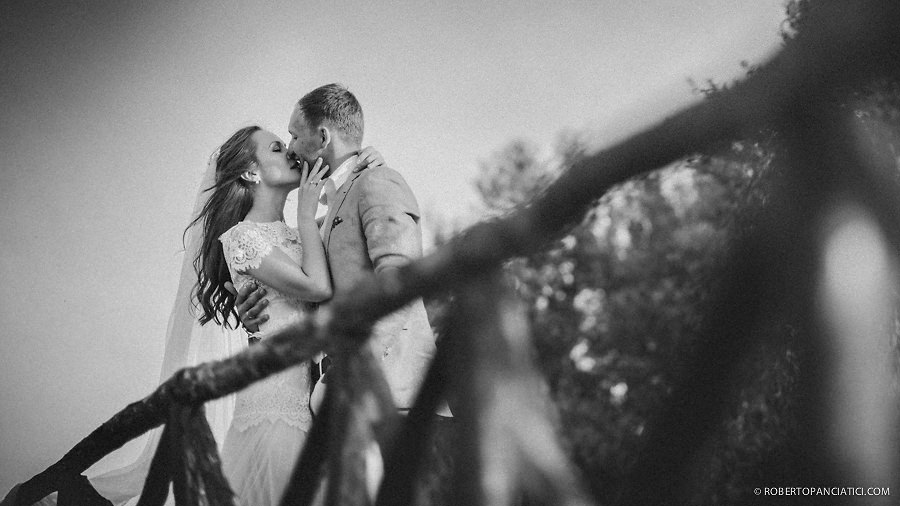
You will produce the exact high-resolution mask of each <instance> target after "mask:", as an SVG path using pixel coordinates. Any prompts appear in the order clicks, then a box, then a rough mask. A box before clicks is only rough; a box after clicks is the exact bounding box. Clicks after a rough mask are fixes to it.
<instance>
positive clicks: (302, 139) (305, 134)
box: [288, 107, 325, 165]
mask: <svg viewBox="0 0 900 506" xmlns="http://www.w3.org/2000/svg"><path fill="white" fill-rule="evenodd" d="M288 131H289V132H290V134H291V140H290V142H289V143H288V155H290V156H292V157H294V158H295V159H297V160H302V161H305V162H307V163H309V164H310V165H313V164H314V163H315V161H316V159H317V158H319V157H320V156H324V154H325V146H323V145H322V144H323V143H322V141H321V136H320V135H319V133H318V129H317V128H314V125H310V124H309V123H307V121H306V118H304V117H303V113H302V112H301V111H300V108H299V107H298V108H295V109H294V114H292V115H291V121H290V123H289V124H288Z"/></svg>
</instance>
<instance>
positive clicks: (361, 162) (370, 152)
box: [353, 146, 384, 173]
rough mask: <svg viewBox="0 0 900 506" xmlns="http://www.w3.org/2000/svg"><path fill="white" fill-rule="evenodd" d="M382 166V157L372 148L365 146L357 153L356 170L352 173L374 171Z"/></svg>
mask: <svg viewBox="0 0 900 506" xmlns="http://www.w3.org/2000/svg"><path fill="white" fill-rule="evenodd" d="M382 165H384V157H383V156H381V153H379V152H378V150H377V149H375V148H373V147H372V146H366V147H365V148H363V150H362V151H360V152H359V158H357V160H356V168H355V169H353V172H354V173H356V172H362V171H364V170H366V169H374V168H375V167H381V166H382Z"/></svg>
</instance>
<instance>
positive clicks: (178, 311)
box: [40, 152, 247, 506]
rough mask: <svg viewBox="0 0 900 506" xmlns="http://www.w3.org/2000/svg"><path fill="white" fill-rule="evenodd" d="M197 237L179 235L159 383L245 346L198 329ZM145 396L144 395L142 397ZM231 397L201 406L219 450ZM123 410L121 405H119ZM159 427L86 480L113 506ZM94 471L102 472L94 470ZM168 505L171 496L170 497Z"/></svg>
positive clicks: (132, 500) (131, 496) (141, 473)
mask: <svg viewBox="0 0 900 506" xmlns="http://www.w3.org/2000/svg"><path fill="white" fill-rule="evenodd" d="M217 155H218V152H216V153H214V154H213V155H212V157H211V158H210V162H209V164H208V166H207V168H206V172H205V173H204V175H203V179H202V181H201V182H200V188H199V189H198V190H197V198H196V200H195V202H194V210H193V213H192V215H191V220H193V219H194V218H195V217H196V216H197V215H198V214H199V213H200V211H201V209H202V208H203V204H204V203H205V202H206V199H207V193H206V192H205V190H206V189H207V188H209V187H211V186H212V185H213V183H214V182H215V165H216V164H215V161H216V156H217ZM202 238H203V233H202V228H201V226H200V225H199V224H198V225H195V226H193V227H191V228H190V229H189V230H188V232H187V234H186V235H185V247H184V260H183V261H182V265H181V278H180V280H179V282H178V292H177V293H176V296H175V304H174V306H173V307H172V313H171V314H170V315H169V325H168V328H167V330H166V347H165V352H164V354H163V361H162V369H161V371H160V375H159V382H160V383H162V382H164V381H165V380H167V379H169V378H170V377H171V376H172V374H174V373H175V371H177V370H178V369H181V368H183V367H186V366H191V365H196V364H199V363H202V362H208V361H211V360H218V359H221V358H225V357H227V356H229V355H233V354H235V353H238V352H240V351H241V350H243V349H244V348H246V347H247V336H246V334H245V333H244V332H243V331H242V330H240V329H238V330H229V329H226V328H225V327H223V326H220V325H215V324H214V323H213V324H207V325H204V326H202V327H201V326H200V323H199V320H198V319H197V314H196V311H195V308H194V305H193V304H192V302H191V291H192V289H193V287H194V284H195V283H196V282H197V274H196V272H195V271H194V266H193V261H194V258H195V257H196V255H197V252H198V251H199V249H200V245H201V242H202ZM148 394H149V392H148ZM234 400H235V396H234V395H229V396H226V397H223V398H221V399H218V400H215V401H211V402H207V403H206V405H205V408H206V418H207V419H208V420H209V426H210V428H211V429H212V433H213V435H214V436H215V437H216V441H217V442H218V444H219V450H220V451H221V449H222V443H223V441H224V439H225V433H226V432H227V430H228V426H229V425H230V424H231V417H232V414H233V412H234ZM122 407H123V408H124V407H125V406H124V405H123V406H122ZM161 435H162V428H161V427H160V428H157V429H154V430H153V431H151V432H149V433H148V436H144V437H145V438H146V439H147V442H146V444H145V445H144V449H143V451H141V454H140V455H139V456H138V457H137V459H136V460H135V461H134V462H133V463H132V464H130V465H127V466H125V467H122V468H119V469H114V470H111V471H108V472H102V473H101V474H97V475H95V476H90V474H92V473H90V472H89V473H88V479H89V480H90V482H91V484H92V485H93V486H94V488H95V489H96V490H97V492H99V493H100V495H102V496H104V497H106V498H107V499H109V500H110V501H111V502H112V503H113V504H114V505H115V506H120V505H125V504H136V503H137V499H138V497H139V496H140V493H141V489H142V488H143V487H144V480H145V479H146V477H147V472H148V470H149V468H150V461H151V460H152V458H153V454H154V453H155V451H156V446H157V444H158V443H159V438H160V437H161ZM96 467H102V461H101V465H98V466H96ZM169 500H170V502H171V500H172V497H171V495H170V497H169ZM40 504H42V505H50V504H53V505H55V504H56V494H53V495H51V496H48V497H47V498H46V499H44V500H43V501H41V502H40Z"/></svg>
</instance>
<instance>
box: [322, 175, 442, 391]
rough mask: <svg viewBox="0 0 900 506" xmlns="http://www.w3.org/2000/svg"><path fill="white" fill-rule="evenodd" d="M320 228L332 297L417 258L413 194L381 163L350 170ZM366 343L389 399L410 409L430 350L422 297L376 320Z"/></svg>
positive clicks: (416, 210)
mask: <svg viewBox="0 0 900 506" xmlns="http://www.w3.org/2000/svg"><path fill="white" fill-rule="evenodd" d="M323 226H324V227H325V230H324V235H323V238H324V239H323V240H324V242H325V254H326V256H327V257H328V264H329V266H330V268H331V278H332V281H333V284H334V294H335V296H338V295H341V294H343V293H346V292H348V291H349V290H352V289H353V287H354V285H355V284H356V283H357V282H358V281H359V280H360V279H361V278H364V277H366V276H368V275H371V274H372V273H373V272H374V273H378V272H380V271H381V270H383V269H385V268H387V267H399V266H402V265H405V264H407V263H409V262H411V261H412V260H415V259H417V258H419V257H421V256H422V231H421V228H420V227H419V206H418V204H417V203H416V198H415V196H413V193H412V191H411V190H410V189H409V186H408V185H407V184H406V181H404V179H403V177H402V176H401V175H400V174H399V173H397V171H395V170H393V169H390V168H387V167H377V168H374V169H366V170H364V171H362V172H359V173H356V174H352V175H351V176H350V178H349V179H348V180H347V181H346V182H345V183H344V184H343V185H342V186H341V187H340V188H338V191H337V194H336V196H335V198H334V202H329V203H328V214H327V215H326V217H325V222H324V224H323ZM369 343H370V346H371V349H372V352H373V354H374V355H375V357H376V359H377V360H379V361H380V363H381V367H382V370H383V371H384V375H385V378H387V382H388V385H389V386H390V388H391V393H392V394H393V396H394V402H396V404H397V406H398V407H399V408H409V407H412V404H413V400H414V399H415V394H416V392H417V391H418V389H419V386H420V385H421V382H422V380H423V379H424V377H425V373H426V371H427V368H428V365H429V363H430V362H431V359H432V358H433V356H434V353H435V346H434V334H433V332H432V330H431V326H430V325H429V323H428V317H427V315H426V313H425V305H424V304H423V303H422V299H416V300H415V301H414V302H412V303H411V304H409V305H408V306H406V307H404V308H403V309H401V310H398V311H396V312H394V313H392V314H390V315H388V316H386V317H384V318H382V319H381V320H379V321H378V323H376V325H375V327H374V329H373V334H372V338H371V339H370V341H369Z"/></svg>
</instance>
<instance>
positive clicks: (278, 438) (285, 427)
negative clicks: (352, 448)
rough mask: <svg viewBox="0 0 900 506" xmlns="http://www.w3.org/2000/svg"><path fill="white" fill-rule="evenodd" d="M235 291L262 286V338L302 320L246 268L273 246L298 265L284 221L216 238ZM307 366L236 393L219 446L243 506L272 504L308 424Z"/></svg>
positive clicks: (294, 240)
mask: <svg viewBox="0 0 900 506" xmlns="http://www.w3.org/2000/svg"><path fill="white" fill-rule="evenodd" d="M220 240H221V242H222V246H223V250H224V252H225V259H226V261H227V263H228V269H229V272H230V273H231V278H232V281H233V282H234V285H235V287H237V288H238V289H240V288H241V287H242V286H244V285H247V284H249V283H257V284H259V285H260V286H262V287H265V289H266V292H267V295H266V298H267V299H268V300H269V305H268V307H267V308H266V313H267V314H268V315H269V320H268V321H266V322H265V323H263V324H262V325H260V334H259V335H260V337H262V339H265V338H266V336H267V335H271V334H272V333H273V332H275V331H277V330H278V329H281V328H284V327H285V326H287V325H290V324H292V323H295V322H297V321H298V320H299V319H301V318H302V317H303V307H304V304H303V302H302V301H301V300H299V299H295V298H292V297H289V296H287V295H285V294H282V293H279V292H278V291H277V290H275V289H274V288H272V287H270V286H267V285H265V284H263V283H260V282H258V281H256V280H254V278H253V277H251V276H250V275H248V274H247V273H246V271H247V269H250V268H255V267H259V266H260V264H261V263H262V260H263V258H265V256H266V255H268V254H269V253H271V252H272V250H273V249H274V248H278V249H280V250H281V251H283V252H284V253H286V254H287V255H288V256H289V257H291V259H292V260H294V261H295V262H297V263H298V264H299V263H300V262H301V258H302V254H303V252H302V248H301V246H300V242H299V235H298V234H297V231H296V230H295V229H293V228H290V227H288V226H287V225H286V224H285V223H284V222H280V221H279V222H271V223H255V222H249V221H244V222H241V223H238V224H237V225H235V226H234V227H232V228H231V229H229V230H228V231H227V232H225V233H224V234H222V236H221V237H220ZM309 390H310V385H309V365H308V363H304V364H301V365H297V366H294V367H291V368H289V369H287V370H285V371H282V372H280V373H278V374H275V375H272V376H270V377H268V378H266V379H263V380H261V381H257V382H256V383H253V384H252V385H250V386H249V387H247V388H246V389H244V390H242V391H240V392H238V394H237V399H236V403H235V408H234V415H233V418H232V422H231V427H230V428H229V429H228V433H227V435H226V436H225V442H224V446H223V448H222V453H221V456H222V468H223V471H224V473H225V478H227V479H228V482H229V483H230V484H231V487H232V490H233V491H234V492H235V494H236V496H237V504H240V505H242V506H250V505H253V506H266V505H272V506H277V505H278V503H279V501H280V500H281V495H282V493H283V492H284V489H285V487H286V486H287V483H288V480H289V479H290V477H291V472H292V471H293V468H294V464H295V463H296V461H297V457H298V456H299V455H300V450H301V449H302V448H303V444H304V442H305V441H306V434H307V432H308V430H309V427H310V425H311V424H312V415H311V413H310V410H309Z"/></svg>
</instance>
